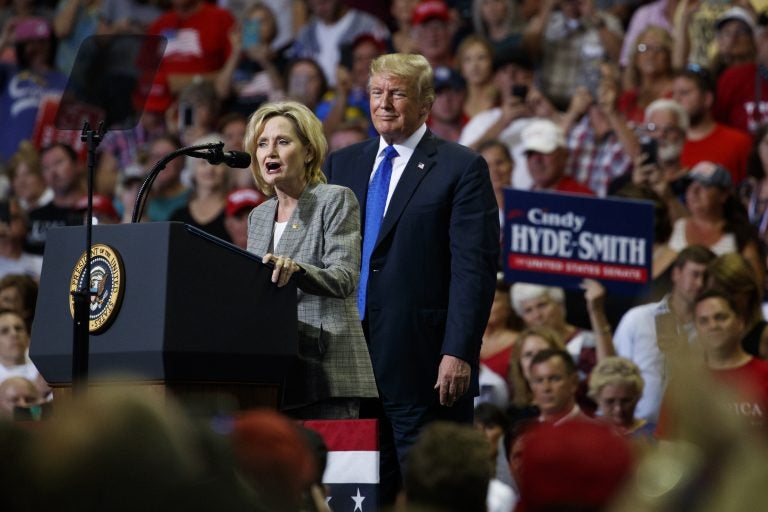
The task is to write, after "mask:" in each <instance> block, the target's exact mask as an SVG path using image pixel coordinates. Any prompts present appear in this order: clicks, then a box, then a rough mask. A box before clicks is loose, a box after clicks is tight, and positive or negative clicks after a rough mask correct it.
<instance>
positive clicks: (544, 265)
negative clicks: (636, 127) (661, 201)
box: [502, 188, 653, 295]
mask: <svg viewBox="0 0 768 512" xmlns="http://www.w3.org/2000/svg"><path fill="white" fill-rule="evenodd" d="M504 204H505V211H504V229H503V241H502V244H503V246H502V247H503V251H502V252H503V255H504V277H505V280H506V281H507V282H510V283H511V282H527V283H538V284H544V285H548V286H561V287H563V288H578V286H579V283H581V281H582V280H583V279H584V278H592V279H596V280H598V281H600V282H601V283H602V284H603V286H605V288H606V289H607V290H608V292H610V293H617V294H621V295H634V294H640V293H644V292H645V291H646V289H647V285H648V282H649V281H650V278H651V259H652V248H653V203H652V202H650V201H640V200H632V199H613V198H610V199H600V198H595V197H589V196H583V195H575V194H574V195H571V194H563V193H554V192H530V191H523V190H514V189H511V188H508V189H505V190H504Z"/></svg>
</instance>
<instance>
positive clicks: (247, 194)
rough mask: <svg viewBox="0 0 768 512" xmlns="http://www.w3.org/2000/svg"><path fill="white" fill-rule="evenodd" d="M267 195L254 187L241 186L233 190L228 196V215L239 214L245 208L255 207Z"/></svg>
mask: <svg viewBox="0 0 768 512" xmlns="http://www.w3.org/2000/svg"><path fill="white" fill-rule="evenodd" d="M266 198H267V197H266V196H265V195H264V194H262V193H261V192H259V191H258V190H254V189H252V188H240V189H237V190H233V191H232V192H230V193H229V195H228V196H227V207H226V209H225V211H226V213H227V217H232V216H233V215H237V214H238V213H239V212H240V211H241V210H243V209H244V208H248V209H253V208H256V207H257V206H259V205H260V204H261V203H263V202H264V200H265V199H266Z"/></svg>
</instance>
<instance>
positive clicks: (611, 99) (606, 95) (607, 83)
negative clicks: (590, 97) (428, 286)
mask: <svg viewBox="0 0 768 512" xmlns="http://www.w3.org/2000/svg"><path fill="white" fill-rule="evenodd" d="M618 80H619V77H618V76H617V72H616V71H615V68H613V66H611V65H610V64H603V65H602V66H600V85H599V87H598V88H597V98H595V99H596V101H597V104H598V105H599V106H600V109H601V110H602V111H603V112H605V113H606V114H611V113H613V112H614V111H615V110H616V100H617V98H618V97H619V87H618Z"/></svg>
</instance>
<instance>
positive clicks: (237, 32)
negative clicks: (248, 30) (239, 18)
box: [228, 25, 243, 54]
mask: <svg viewBox="0 0 768 512" xmlns="http://www.w3.org/2000/svg"><path fill="white" fill-rule="evenodd" d="M228 35H229V45H230V46H231V47H232V53H234V54H238V53H240V51H242V49H243V32H242V28H241V27H240V25H233V26H232V29H231V30H230V31H229V34H228Z"/></svg>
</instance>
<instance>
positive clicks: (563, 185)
mask: <svg viewBox="0 0 768 512" xmlns="http://www.w3.org/2000/svg"><path fill="white" fill-rule="evenodd" d="M551 190H552V191H554V192H568V193H570V194H584V195H587V196H594V195H595V193H594V192H593V191H592V189H591V188H589V187H587V186H586V185H582V184H581V183H579V182H578V181H576V180H575V179H573V178H571V177H570V176H563V178H562V179H561V180H560V181H558V182H557V185H555V186H554V187H553V188H552V189H551Z"/></svg>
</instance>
